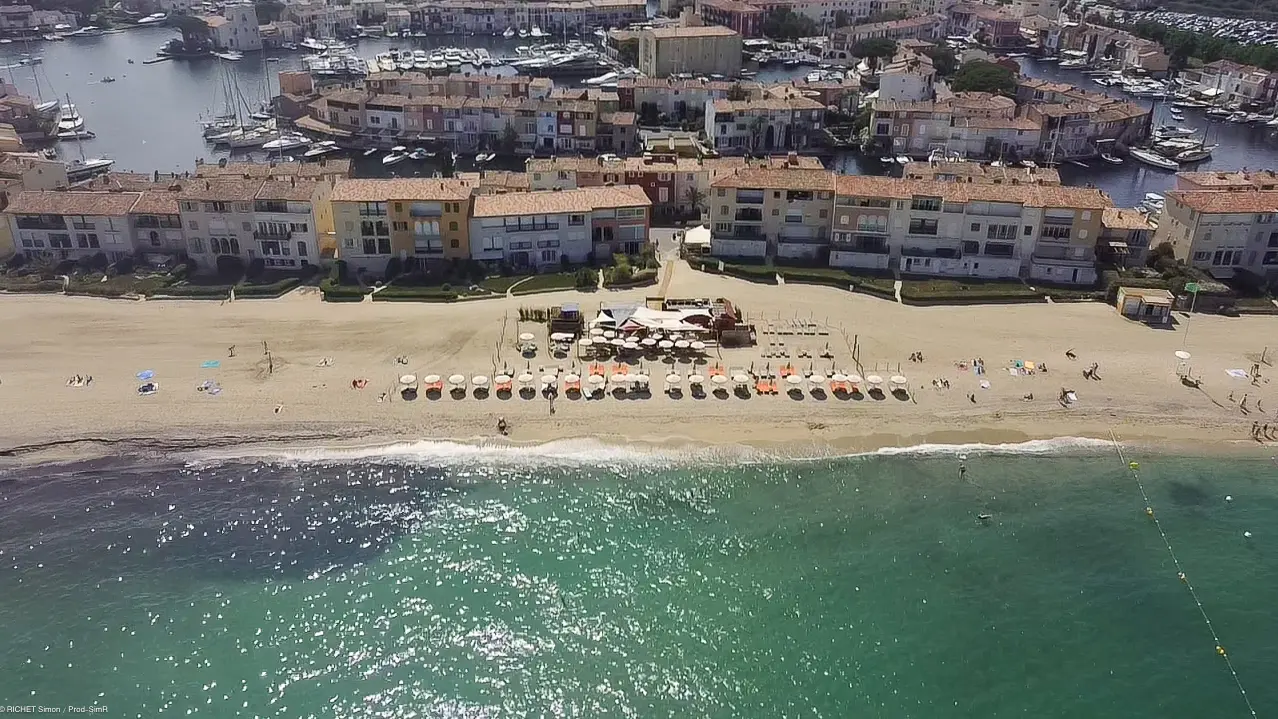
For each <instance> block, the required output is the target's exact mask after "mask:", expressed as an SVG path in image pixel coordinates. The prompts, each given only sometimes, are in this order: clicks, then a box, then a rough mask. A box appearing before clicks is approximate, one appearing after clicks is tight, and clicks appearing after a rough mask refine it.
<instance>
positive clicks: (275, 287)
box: [235, 277, 302, 298]
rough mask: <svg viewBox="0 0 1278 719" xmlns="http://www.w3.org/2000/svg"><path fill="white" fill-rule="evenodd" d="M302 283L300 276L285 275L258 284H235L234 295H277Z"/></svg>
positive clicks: (250, 296) (249, 296)
mask: <svg viewBox="0 0 1278 719" xmlns="http://www.w3.org/2000/svg"><path fill="white" fill-rule="evenodd" d="M301 283H302V280H301V278H298V277H285V278H283V279H280V280H276V281H275V282H270V283H267V284H260V285H237V286H236V287H235V296H236V297H248V298H252V297H279V296H280V295H282V294H284V293H285V292H288V291H289V290H291V289H293V288H294V287H297V286H298V285H300V284H301Z"/></svg>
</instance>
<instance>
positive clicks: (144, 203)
mask: <svg viewBox="0 0 1278 719" xmlns="http://www.w3.org/2000/svg"><path fill="white" fill-rule="evenodd" d="M132 214H134V215H176V214H178V198H177V193H176V192H171V191H168V190H147V191H146V192H143V193H142V196H141V197H140V198H138V201H137V202H136V203H135V204H134V205H133V211H132Z"/></svg>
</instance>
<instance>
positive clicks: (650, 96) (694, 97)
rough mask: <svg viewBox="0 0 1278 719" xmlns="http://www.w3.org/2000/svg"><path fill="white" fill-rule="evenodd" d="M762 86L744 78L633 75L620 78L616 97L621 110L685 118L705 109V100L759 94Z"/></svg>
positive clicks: (747, 97)
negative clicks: (710, 78) (711, 78)
mask: <svg viewBox="0 0 1278 719" xmlns="http://www.w3.org/2000/svg"><path fill="white" fill-rule="evenodd" d="M762 93H763V85H762V84H760V83H757V82H753V81H749V80H742V81H733V80H706V79H702V78H687V79H681V78H672V77H634V78H622V79H621V80H618V81H617V98H618V101H619V103H620V106H621V109H622V110H631V111H634V112H637V113H639V115H640V116H648V115H652V116H654V117H655V116H657V115H664V116H666V117H668V118H670V119H672V120H683V119H688V118H691V117H692V116H693V115H697V116H699V115H700V114H701V113H703V112H705V107H706V102H708V101H712V100H726V99H729V98H736V99H750V98H754V97H760V96H761V95H762Z"/></svg>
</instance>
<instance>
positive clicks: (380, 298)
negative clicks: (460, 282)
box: [373, 285, 457, 302]
mask: <svg viewBox="0 0 1278 719" xmlns="http://www.w3.org/2000/svg"><path fill="white" fill-rule="evenodd" d="M373 301H374V302H456V301H457V292H456V291H455V290H442V289H440V288H438V287H398V286H395V285H391V286H389V287H385V288H383V289H380V290H378V291H377V292H375V293H374V294H373Z"/></svg>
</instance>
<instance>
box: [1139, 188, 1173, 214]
mask: <svg viewBox="0 0 1278 719" xmlns="http://www.w3.org/2000/svg"><path fill="white" fill-rule="evenodd" d="M1165 204H1167V198H1165V197H1163V196H1162V195H1160V194H1158V193H1157V192H1146V193H1145V196H1144V197H1143V198H1141V201H1140V205H1141V207H1144V208H1146V209H1148V210H1150V211H1151V212H1158V211H1159V210H1161V209H1163V205H1165Z"/></svg>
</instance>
